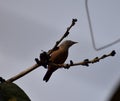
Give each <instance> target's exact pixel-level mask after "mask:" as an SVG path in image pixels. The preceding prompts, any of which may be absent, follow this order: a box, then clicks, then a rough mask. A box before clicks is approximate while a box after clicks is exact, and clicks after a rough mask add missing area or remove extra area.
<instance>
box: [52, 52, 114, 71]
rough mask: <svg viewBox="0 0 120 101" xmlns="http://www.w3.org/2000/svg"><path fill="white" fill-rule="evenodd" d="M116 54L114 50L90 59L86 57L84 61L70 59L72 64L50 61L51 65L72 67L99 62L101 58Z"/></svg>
mask: <svg viewBox="0 0 120 101" xmlns="http://www.w3.org/2000/svg"><path fill="white" fill-rule="evenodd" d="M115 54H116V52H115V51H114V50H113V51H112V52H111V53H109V54H105V55H103V56H101V57H96V58H94V59H92V60H89V59H85V60H84V61H82V62H78V63H73V61H70V64H55V63H50V65H53V66H58V67H61V68H66V69H68V68H70V67H71V66H78V65H82V66H89V64H93V63H96V62H99V61H100V60H101V59H104V58H106V57H109V56H114V55H115Z"/></svg>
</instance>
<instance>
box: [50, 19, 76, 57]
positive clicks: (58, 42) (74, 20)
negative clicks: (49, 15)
mask: <svg viewBox="0 0 120 101" xmlns="http://www.w3.org/2000/svg"><path fill="white" fill-rule="evenodd" d="M76 22H77V19H72V23H71V25H70V26H69V27H68V28H67V30H66V32H65V33H64V35H63V36H62V37H61V38H60V40H58V41H57V42H56V44H55V45H54V47H53V48H52V49H51V50H49V51H48V54H49V55H50V54H51V53H52V52H53V51H54V50H56V48H57V46H58V45H59V44H60V42H61V41H62V40H63V39H64V38H66V37H67V36H68V35H69V31H70V29H71V28H72V27H73V26H74V25H75V23H76Z"/></svg>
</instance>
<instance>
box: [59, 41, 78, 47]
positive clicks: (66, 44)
mask: <svg viewBox="0 0 120 101" xmlns="http://www.w3.org/2000/svg"><path fill="white" fill-rule="evenodd" d="M76 43H78V42H74V41H71V40H65V41H64V42H62V43H61V44H60V46H59V47H63V48H67V49H68V48H70V47H71V46H72V45H74V44H76Z"/></svg>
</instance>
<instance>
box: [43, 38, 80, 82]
mask: <svg viewBox="0 0 120 101" xmlns="http://www.w3.org/2000/svg"><path fill="white" fill-rule="evenodd" d="M76 43H78V42H74V41H71V40H65V41H64V42H62V43H61V44H60V45H59V46H58V48H57V49H56V50H55V51H53V52H52V53H51V55H50V61H51V62H53V63H55V64H63V63H64V62H65V61H66V59H67V57H68V52H69V48H70V47H71V46H72V45H74V44H76ZM58 68H60V67H57V66H53V65H52V66H51V65H48V67H47V72H46V74H45V76H44V78H43V81H45V82H48V80H49V79H50V77H51V75H52V74H53V72H55V71H56V70H57V69H58Z"/></svg>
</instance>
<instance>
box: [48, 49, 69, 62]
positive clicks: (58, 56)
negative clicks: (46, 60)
mask: <svg viewBox="0 0 120 101" xmlns="http://www.w3.org/2000/svg"><path fill="white" fill-rule="evenodd" d="M67 57H68V50H64V49H60V48H59V49H58V50H56V51H54V52H53V53H52V54H51V58H50V60H51V61H52V62H54V63H58V64H62V63H64V62H65V60H66V59H67Z"/></svg>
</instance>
